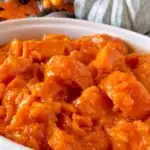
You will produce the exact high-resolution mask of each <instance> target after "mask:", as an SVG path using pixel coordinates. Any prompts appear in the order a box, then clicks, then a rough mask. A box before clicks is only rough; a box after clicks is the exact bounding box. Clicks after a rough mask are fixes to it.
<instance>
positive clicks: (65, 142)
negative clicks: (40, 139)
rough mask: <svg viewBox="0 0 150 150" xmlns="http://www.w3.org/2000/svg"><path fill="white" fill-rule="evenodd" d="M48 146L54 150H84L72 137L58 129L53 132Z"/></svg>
mask: <svg viewBox="0 0 150 150" xmlns="http://www.w3.org/2000/svg"><path fill="white" fill-rule="evenodd" d="M48 144H49V145H50V147H51V148H52V149H53V150H82V149H81V146H80V144H79V143H78V142H77V141H76V140H75V138H74V137H73V136H72V135H69V134H67V132H65V131H63V130H60V129H58V128H55V130H54V131H53V134H52V137H51V138H49V140H48Z"/></svg>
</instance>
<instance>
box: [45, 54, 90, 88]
mask: <svg viewBox="0 0 150 150" xmlns="http://www.w3.org/2000/svg"><path fill="white" fill-rule="evenodd" d="M52 76H58V77H61V78H62V79H63V80H64V82H66V83H67V82H70V81H71V82H75V83H76V84H77V85H79V86H80V87H81V88H82V89H85V88H87V87H89V86H91V85H93V78H92V75H91V73H90V71H89V70H88V68H87V67H86V66H85V65H84V64H82V63H81V62H79V61H78V60H76V59H72V58H71V57H69V56H54V57H52V58H51V59H50V60H49V61H48V63H47V66H46V70H45V80H48V79H49V78H50V77H52Z"/></svg>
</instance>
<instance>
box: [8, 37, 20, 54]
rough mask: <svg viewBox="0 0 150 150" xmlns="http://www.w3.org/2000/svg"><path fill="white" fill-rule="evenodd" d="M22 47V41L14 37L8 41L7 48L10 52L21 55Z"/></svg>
mask: <svg viewBox="0 0 150 150" xmlns="http://www.w3.org/2000/svg"><path fill="white" fill-rule="evenodd" d="M22 48H23V42H22V41H20V40H17V39H15V40H13V41H12V42H11V43H10V48H9V51H10V54H12V55H15V56H16V57H19V56H21V55H22Z"/></svg>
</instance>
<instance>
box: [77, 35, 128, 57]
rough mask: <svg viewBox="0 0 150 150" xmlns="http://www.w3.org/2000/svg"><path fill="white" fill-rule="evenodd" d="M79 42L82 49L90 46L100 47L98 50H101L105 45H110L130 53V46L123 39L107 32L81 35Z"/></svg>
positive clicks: (123, 52) (124, 52) (121, 51)
mask: <svg viewBox="0 0 150 150" xmlns="http://www.w3.org/2000/svg"><path fill="white" fill-rule="evenodd" d="M79 44H80V45H81V49H80V50H81V51H82V50H83V49H88V48H98V50H101V49H103V48H104V47H105V46H108V47H110V48H111V49H114V50H117V51H119V52H120V53H122V54H127V53H128V46H127V45H126V43H125V42H124V41H123V40H121V39H119V38H114V37H111V36H109V35H106V34H96V35H93V36H86V37H81V39H79Z"/></svg>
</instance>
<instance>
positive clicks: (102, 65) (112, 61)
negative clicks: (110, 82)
mask: <svg viewBox="0 0 150 150" xmlns="http://www.w3.org/2000/svg"><path fill="white" fill-rule="evenodd" d="M93 64H94V65H95V67H96V68H97V69H101V70H103V71H105V72H111V71H113V70H122V71H128V70H129V69H128V68H127V66H126V64H125V56H124V55H123V54H121V53H120V52H118V51H117V50H115V49H113V48H112V47H109V45H108V46H106V47H105V48H104V49H102V50H101V51H99V53H98V54H97V57H96V59H95V60H94V61H93Z"/></svg>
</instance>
